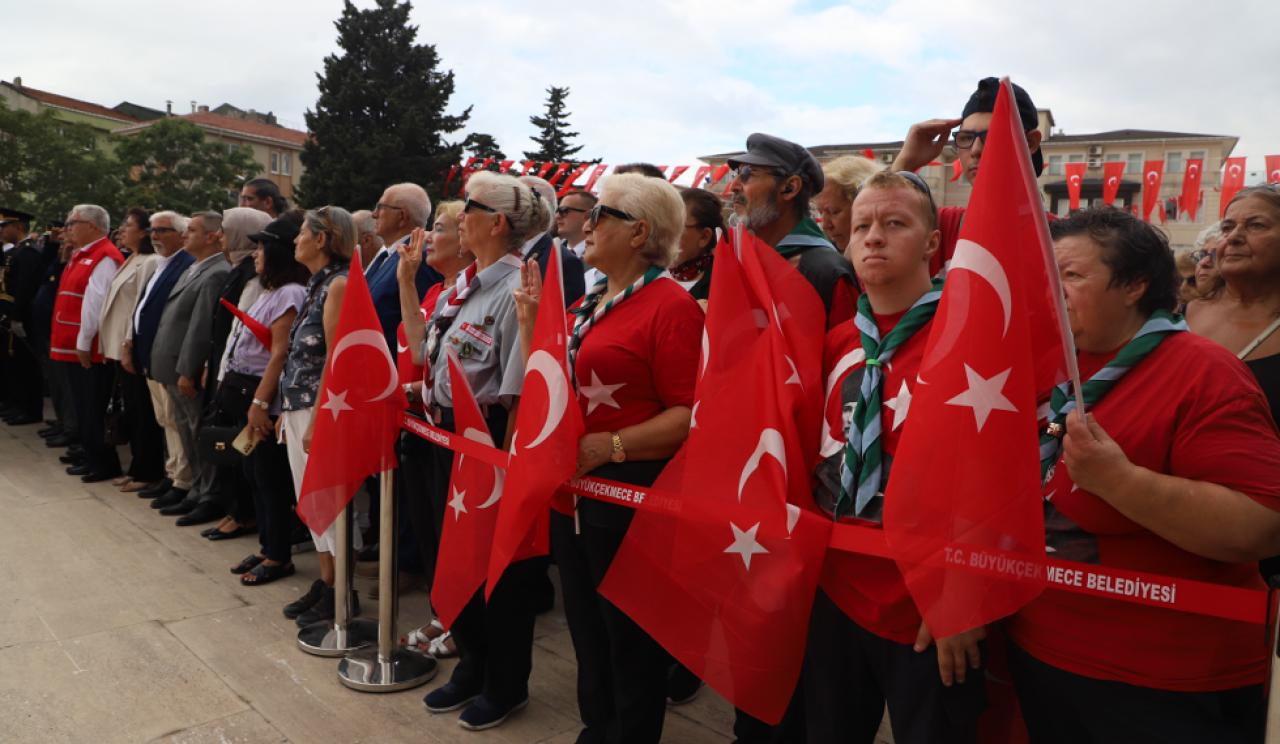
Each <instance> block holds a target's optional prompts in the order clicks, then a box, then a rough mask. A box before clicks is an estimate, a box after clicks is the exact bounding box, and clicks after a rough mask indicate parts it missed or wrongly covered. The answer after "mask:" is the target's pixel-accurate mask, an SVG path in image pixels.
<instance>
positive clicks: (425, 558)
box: [379, 431, 453, 591]
mask: <svg viewBox="0 0 1280 744" xmlns="http://www.w3.org/2000/svg"><path fill="white" fill-rule="evenodd" d="M439 450H440V448H439V447H432V446H431V444H430V443H428V442H427V441H426V440H425V439H423V438H422V437H419V436H418V435H416V434H413V433H411V432H407V431H406V432H401V433H400V452H399V454H400V468H399V470H398V472H397V473H396V475H397V478H396V484H395V485H396V500H397V502H398V503H397V504H396V506H397V507H398V509H399V514H400V515H401V516H403V517H404V520H403V521H402V522H401V523H400V524H399V525H397V526H398V527H400V529H398V530H397V533H398V535H397V536H398V537H399V536H403V535H405V534H406V532H407V533H409V534H412V535H413V539H412V540H411V541H406V540H403V539H401V540H400V542H399V543H398V544H397V545H396V550H397V551H398V552H397V555H398V556H399V557H400V559H401V560H400V561H399V564H400V567H401V570H407V569H408V568H409V566H408V565H407V563H408V561H406V560H404V559H405V558H407V557H408V556H407V555H406V553H405V552H402V551H401V549H402V548H403V547H404V546H405V543H406V542H412V546H413V548H414V550H415V552H416V553H417V555H416V558H417V560H415V561H414V563H415V564H417V566H418V567H419V568H420V569H421V571H422V573H423V575H424V576H426V577H427V590H428V591H430V589H431V585H432V582H433V580H434V579H435V575H436V553H437V552H439V550H440V531H441V530H442V529H444V523H443V522H441V521H440V520H441V519H443V518H444V501H442V500H440V499H439V498H435V497H433V494H432V493H431V490H432V489H431V483H432V480H431V473H432V472H433V471H434V470H435V469H436V468H438V467H440V465H441V463H443V462H444V461H445V460H446V459H447V460H448V462H449V466H448V467H452V463H453V458H452V457H446V453H448V450H444V451H443V452H441V451H439ZM445 487H446V488H448V485H446V486H445ZM437 501H438V502H439V504H438V505H439V507H440V511H439V512H438V513H437V512H436V509H435V507H436V506H437V503H436V502H437ZM379 549H381V546H379Z"/></svg>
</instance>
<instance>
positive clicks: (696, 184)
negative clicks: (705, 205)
mask: <svg viewBox="0 0 1280 744" xmlns="http://www.w3.org/2000/svg"><path fill="white" fill-rule="evenodd" d="M710 172H711V166H709V165H700V166H698V169H697V170H696V171H694V172H693V183H691V184H689V185H690V186H692V187H693V188H695V189H698V188H702V179H703V178H705V177H706V175H707V174H708V173H710Z"/></svg>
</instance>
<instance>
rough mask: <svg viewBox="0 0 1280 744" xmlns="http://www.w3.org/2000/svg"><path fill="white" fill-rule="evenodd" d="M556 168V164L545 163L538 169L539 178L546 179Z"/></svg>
mask: <svg viewBox="0 0 1280 744" xmlns="http://www.w3.org/2000/svg"><path fill="white" fill-rule="evenodd" d="M554 167H556V164H555V163H543V164H542V167H541V168H539V169H538V178H546V177H547V174H548V173H550V172H551V169H552V168H554Z"/></svg>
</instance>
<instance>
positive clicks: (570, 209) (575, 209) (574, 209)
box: [556, 207, 590, 217]
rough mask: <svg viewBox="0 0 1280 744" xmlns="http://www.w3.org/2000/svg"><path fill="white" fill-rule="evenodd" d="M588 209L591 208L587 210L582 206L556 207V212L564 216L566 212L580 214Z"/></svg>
mask: <svg viewBox="0 0 1280 744" xmlns="http://www.w3.org/2000/svg"><path fill="white" fill-rule="evenodd" d="M588 211H590V210H586V209H583V208H581V207H556V214H557V215H559V216H560V217H563V216H565V215H566V214H569V213H570V212H578V213H579V214H581V213H584V212H588Z"/></svg>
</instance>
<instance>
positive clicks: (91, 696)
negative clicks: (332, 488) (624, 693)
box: [0, 424, 733, 744]
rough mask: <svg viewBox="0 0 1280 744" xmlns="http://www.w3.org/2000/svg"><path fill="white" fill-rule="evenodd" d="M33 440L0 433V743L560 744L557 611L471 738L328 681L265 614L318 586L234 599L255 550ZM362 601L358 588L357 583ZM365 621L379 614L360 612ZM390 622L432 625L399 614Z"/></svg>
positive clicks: (415, 697)
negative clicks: (522, 682)
mask: <svg viewBox="0 0 1280 744" xmlns="http://www.w3.org/2000/svg"><path fill="white" fill-rule="evenodd" d="M36 428H37V427H35V426H27V427H20V428H11V427H7V426H4V425H3V424H0V515H2V516H0V670H2V671H0V742H41V743H44V742H94V743H95V744H109V743H112V742H174V743H177V742H182V743H184V744H187V743H189V744H197V743H202V742H220V743H222V742H252V743H257V742H299V743H305V742H326V743H327V742H379V743H382V742H424V741H425V742H472V743H476V742H512V743H520V744H528V743H531V742H548V743H549V744H550V743H555V744H567V743H569V742H573V741H574V739H575V736H576V734H577V731H578V729H579V728H580V724H579V722H578V719H577V708H576V704H575V702H574V658H573V649H572V646H571V645H570V640H569V633H568V628H567V626H566V625H565V621H564V616H563V615H562V614H560V613H559V612H553V613H549V614H548V615H545V616H543V617H540V618H539V619H538V625H537V632H536V640H535V644H534V662H533V666H534V670H533V678H532V680H531V687H532V690H531V701H530V704H529V707H528V708H527V709H526V710H525V711H524V712H523V713H522V714H521V715H519V716H518V717H517V718H514V719H512V720H511V721H510V722H508V723H507V724H506V725H505V726H502V727H501V728H498V729H495V730H492V731H488V732H482V733H471V732H467V731H464V730H462V729H461V728H459V727H458V726H457V723H456V714H448V715H442V716H432V715H430V714H429V713H427V712H426V711H425V710H424V709H423V707H422V702H421V699H422V695H423V694H424V693H425V691H426V690H429V689H431V688H432V687H433V686H435V685H439V684H441V683H442V682H443V681H444V680H446V679H447V678H448V674H449V671H450V668H451V665H452V663H453V662H445V663H444V664H442V667H441V670H440V673H439V675H438V676H437V678H436V679H435V680H433V681H432V682H431V683H429V684H428V685H427V686H425V687H422V688H418V689H416V690H410V691H406V692H400V693H392V694H385V695H376V694H367V693H360V692H355V691H352V690H350V689H348V688H346V687H343V686H342V685H341V684H339V682H338V679H337V675H336V660H331V659H320V658H316V657H312V656H308V655H307V654H304V653H302V652H301V651H299V650H298V649H297V648H296V646H295V636H296V632H297V630H296V627H295V626H294V624H293V622H292V621H290V620H287V619H285V618H284V617H283V616H282V615H281V613H280V608H281V607H282V606H283V605H284V604H285V603H287V602H289V601H292V600H293V599H294V598H296V597H298V596H299V595H300V594H301V593H303V592H304V591H305V590H306V588H307V586H308V585H309V584H310V583H311V581H312V580H313V579H314V578H315V577H316V576H317V575H318V571H317V568H316V558H315V554H314V553H306V554H303V555H299V556H296V560H295V562H296V564H297V566H298V573H297V574H296V575H295V576H294V577H292V578H290V579H285V580H282V581H278V582H276V583H274V584H271V585H270V586H265V587H258V588H249V587H242V586H241V585H240V583H239V582H238V581H237V580H235V577H234V576H232V575H231V574H230V573H229V572H228V570H227V569H228V568H229V567H230V566H231V565H232V564H234V563H235V562H237V561H238V560H239V559H240V558H242V557H243V556H244V555H246V554H248V553H250V552H252V551H254V550H255V549H256V543H255V541H254V540H253V539H252V538H249V537H246V538H241V539H237V540H228V541H222V542H209V541H207V540H204V539H202V538H200V537H199V535H198V534H196V533H197V532H198V530H199V528H195V527H188V528H179V527H175V526H174V524H173V518H170V517H161V516H159V515H158V514H156V513H155V512H154V511H152V510H151V509H150V508H148V505H147V501H146V500H144V499H139V498H137V497H136V496H134V495H133V494H121V493H119V492H118V491H117V490H116V489H115V488H113V487H111V485H110V484H107V483H104V484H95V485H85V484H82V483H80V482H79V480H78V479H76V478H73V477H71V476H68V475H66V474H65V473H64V472H63V467H64V466H62V465H61V464H60V463H59V462H58V460H57V456H58V454H60V453H61V451H60V450H53V449H49V448H47V447H45V446H44V443H43V441H41V440H40V439H39V438H38V437H37V436H36V435H35V429H36ZM357 583H358V588H359V589H360V591H361V594H362V595H365V594H366V593H367V590H368V589H369V587H370V584H369V583H368V582H367V581H365V580H361V579H357ZM364 604H365V607H364V616H366V617H376V603H375V602H373V601H366V602H364ZM400 609H401V613H400V618H401V619H400V625H401V628H402V630H401V633H403V632H404V630H403V628H405V627H406V626H411V625H418V624H421V623H422V622H424V621H425V620H426V619H429V616H428V614H427V603H426V596H425V595H424V594H422V593H410V594H409V595H407V596H406V597H404V598H402V601H401V608H400ZM732 721H733V710H732V708H731V707H730V706H729V705H728V704H727V703H726V702H725V701H724V700H723V699H722V698H720V697H719V696H718V695H716V694H715V693H713V692H711V691H710V690H704V691H703V693H702V694H701V695H700V696H699V698H698V699H697V700H696V701H694V702H693V703H691V704H689V705H686V706H683V707H680V708H676V709H673V710H671V711H669V712H668V715H667V720H666V727H665V732H664V736H663V741H665V742H681V743H689V744H700V743H701V742H725V741H729V740H730V738H731V737H730V735H729V734H730V730H731V727H732Z"/></svg>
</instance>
